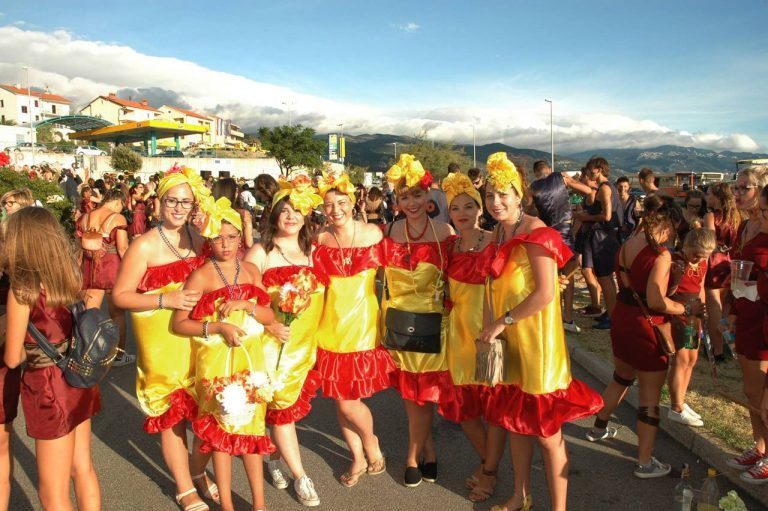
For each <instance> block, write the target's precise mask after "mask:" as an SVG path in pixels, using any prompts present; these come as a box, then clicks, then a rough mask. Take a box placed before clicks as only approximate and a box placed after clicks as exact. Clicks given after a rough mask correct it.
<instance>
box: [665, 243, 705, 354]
mask: <svg viewBox="0 0 768 511" xmlns="http://www.w3.org/2000/svg"><path fill="white" fill-rule="evenodd" d="M674 258H675V259H678V260H681V262H682V264H684V265H685V270H684V271H683V274H682V276H681V277H680V281H679V282H677V285H676V288H675V294H674V295H672V296H671V297H670V298H671V299H672V300H674V301H676V302H678V303H682V304H685V303H687V302H688V301H690V300H697V299H698V298H699V295H700V293H701V287H702V286H703V285H704V278H705V276H706V274H707V270H708V266H707V261H701V262H699V263H698V265H697V266H695V267H691V266H690V265H689V264H688V263H686V262H685V261H684V260H682V255H678V254H675V256H674ZM669 285H670V287H671V286H673V285H675V283H674V282H671V279H670V284H669ZM669 320H670V322H671V323H672V337H673V339H674V341H675V346H677V349H682V347H683V346H684V345H685V343H686V342H687V341H688V339H686V331H685V328H686V326H687V324H688V321H689V320H690V318H688V317H686V316H679V315H675V316H671V317H670V318H669ZM692 326H693V328H694V335H695V333H696V332H698V330H699V326H700V322H699V320H698V318H696V319H694V320H693V325H692Z"/></svg>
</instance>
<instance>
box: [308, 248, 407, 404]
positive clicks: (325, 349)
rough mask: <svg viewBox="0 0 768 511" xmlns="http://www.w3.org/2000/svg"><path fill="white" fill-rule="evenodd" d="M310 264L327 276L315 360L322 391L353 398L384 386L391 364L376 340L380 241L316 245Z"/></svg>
mask: <svg viewBox="0 0 768 511" xmlns="http://www.w3.org/2000/svg"><path fill="white" fill-rule="evenodd" d="M313 264H314V266H315V267H317V268H319V269H320V270H321V271H323V272H324V273H325V274H326V275H327V276H328V286H327V287H326V292H325V306H324V308H323V315H322V318H321V319H320V325H319V326H318V328H317V363H316V365H315V368H316V369H317V370H318V372H319V373H320V378H321V379H322V383H321V387H322V392H323V394H324V395H326V396H328V397H331V398H333V399H336V400H353V399H360V398H365V397H370V396H372V395H373V394H375V393H376V392H379V391H381V390H384V389H386V388H389V386H390V381H389V378H390V373H391V372H392V371H394V364H393V363H392V359H391V358H390V356H389V355H388V354H387V351H386V350H385V349H384V348H382V347H381V345H380V342H379V302H378V299H377V297H376V271H377V270H378V268H379V266H380V265H381V244H380V243H378V244H376V245H373V246H369V247H355V248H350V249H339V248H332V247H328V246H325V245H320V246H318V247H317V249H316V250H315V252H314V254H313Z"/></svg>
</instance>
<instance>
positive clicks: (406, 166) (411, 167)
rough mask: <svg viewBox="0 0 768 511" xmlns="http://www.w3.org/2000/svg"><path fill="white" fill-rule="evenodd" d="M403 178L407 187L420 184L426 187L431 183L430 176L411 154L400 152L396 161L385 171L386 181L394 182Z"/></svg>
mask: <svg viewBox="0 0 768 511" xmlns="http://www.w3.org/2000/svg"><path fill="white" fill-rule="evenodd" d="M403 178H405V185H406V186H407V187H408V188H412V187H414V186H416V185H421V187H422V188H425V189H426V188H429V187H430V186H431V185H432V176H431V175H430V173H429V172H427V171H426V170H424V167H423V166H422V165H421V163H420V162H419V160H417V159H416V158H415V157H414V156H413V155H412V154H406V153H402V154H400V159H399V160H398V162H397V163H395V164H394V165H392V166H391V167H390V168H389V170H388V171H387V181H389V182H390V183H393V184H396V183H397V182H398V181H400V180H401V179H403Z"/></svg>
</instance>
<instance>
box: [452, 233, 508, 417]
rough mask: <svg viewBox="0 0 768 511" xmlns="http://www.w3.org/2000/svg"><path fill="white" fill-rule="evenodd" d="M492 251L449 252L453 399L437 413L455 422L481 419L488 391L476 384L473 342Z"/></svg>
mask: <svg viewBox="0 0 768 511" xmlns="http://www.w3.org/2000/svg"><path fill="white" fill-rule="evenodd" d="M495 250H496V247H495V245H493V244H489V245H488V246H486V247H485V248H484V249H483V250H481V251H479V252H452V253H451V255H450V259H449V263H448V290H449V292H448V296H449V297H450V304H451V307H450V309H451V310H450V312H449V314H448V330H447V333H446V355H447V357H448V370H449V371H450V373H451V380H452V382H453V394H454V399H452V400H450V401H446V402H444V403H441V404H440V406H439V408H438V412H439V413H440V415H442V416H443V417H445V418H446V419H448V420H451V421H454V422H463V421H466V420H470V419H477V418H480V417H482V416H483V396H484V395H485V391H486V389H488V388H489V387H488V386H487V385H485V384H484V383H483V382H479V381H477V380H475V360H476V359H475V354H476V349H475V340H476V339H477V338H479V337H480V332H481V331H482V329H483V302H484V300H485V299H486V298H485V284H486V278H487V277H488V270H489V268H490V264H491V259H492V258H493V255H494V253H495Z"/></svg>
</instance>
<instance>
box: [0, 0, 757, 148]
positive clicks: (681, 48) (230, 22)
mask: <svg viewBox="0 0 768 511" xmlns="http://www.w3.org/2000/svg"><path fill="white" fill-rule="evenodd" d="M218 4H222V5H218ZM0 13H2V14H0V82H1V83H11V84H14V83H19V84H21V85H22V86H24V85H25V84H26V74H25V72H24V71H23V70H22V69H21V66H24V65H26V66H29V67H30V82H31V84H32V86H33V87H45V86H48V87H49V88H50V90H51V91H52V92H54V93H57V94H61V95H64V96H66V97H69V98H71V99H72V100H73V101H74V102H75V104H76V105H78V106H81V105H84V104H86V103H87V102H89V101H90V100H92V99H93V98H95V97H96V96H98V95H106V94H107V93H109V92H117V93H118V95H120V96H122V97H129V96H130V97H132V98H133V99H134V100H138V99H142V98H147V99H149V100H150V103H151V104H153V105H154V106H160V105H161V104H163V103H166V104H175V105H178V106H182V107H188V108H191V109H193V110H196V111H200V112H207V113H212V114H217V115H220V116H222V117H225V118H231V119H232V120H233V122H235V123H236V124H239V125H240V126H241V127H242V128H244V129H245V130H246V131H255V130H256V129H257V128H258V127H260V126H275V125H279V124H287V123H288V122H289V121H290V122H294V123H298V122H300V123H302V124H303V125H305V126H309V127H312V128H314V129H316V130H317V131H318V132H321V133H324V132H332V131H338V130H339V129H340V127H339V124H343V129H344V132H345V133H351V134H364V133H390V134H397V135H414V134H420V133H423V134H426V136H427V137H428V138H430V139H436V140H444V141H452V142H455V143H472V140H473V132H474V136H475V140H476V141H477V143H478V144H481V143H489V142H503V143H506V144H508V145H512V146H515V147H520V148H534V149H542V150H548V149H549V142H550V140H549V138H550V103H547V102H545V101H544V100H545V99H550V100H552V103H551V105H552V119H553V123H552V125H553V126H552V129H553V131H554V138H555V145H556V151H557V152H563V153H566V154H567V153H569V152H570V153H572V152H577V151H587V150H592V149H601V148H621V147H655V146H659V145H663V144H675V145H684V146H695V147H701V148H707V149H714V150H718V151H719V150H731V151H760V152H764V151H768V94H766V93H765V90H766V89H767V88H768V85H766V84H768V30H766V27H767V26H768V0H740V1H739V2H732V1H727V0H722V1H713V0H675V1H671V2H670V1H669V0H666V1H660V0H645V1H643V2H638V1H630V0H549V1H534V0H529V1H523V0H521V1H515V0H506V1H505V0H498V1H497V0H472V1H470V0H465V1H463V2H460V1H451V0H445V1H436V0H410V1H399V0H390V1H386V2H382V1H381V0H377V1H369V0H305V1H302V0H281V1H279V2H274V1H271V2H263V1H246V0H230V1H229V2H210V1H205V2H204V1H196V0H186V1H176V0H165V1H163V2H161V3H158V2H156V1H143V0H134V1H133V2H130V3H129V4H125V3H112V2H104V1H100V2H94V1H75V2H49V1H47V0H37V1H35V2H23V1H18V0H13V1H9V0H0ZM761 91H762V92H761Z"/></svg>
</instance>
